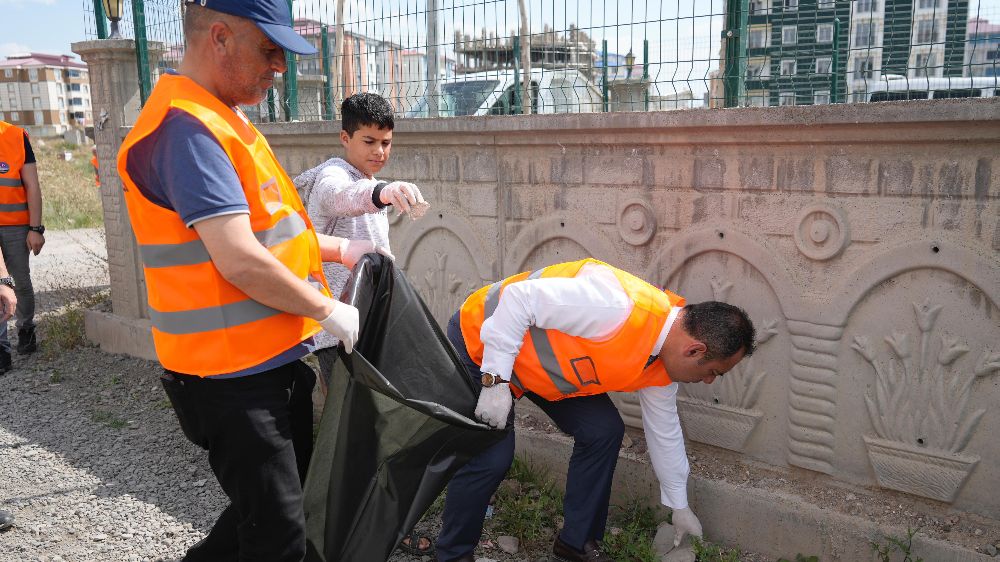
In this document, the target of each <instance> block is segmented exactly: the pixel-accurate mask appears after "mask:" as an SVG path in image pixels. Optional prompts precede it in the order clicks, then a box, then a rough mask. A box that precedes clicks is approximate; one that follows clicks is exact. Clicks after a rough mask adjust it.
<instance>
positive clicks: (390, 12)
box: [84, 0, 1000, 122]
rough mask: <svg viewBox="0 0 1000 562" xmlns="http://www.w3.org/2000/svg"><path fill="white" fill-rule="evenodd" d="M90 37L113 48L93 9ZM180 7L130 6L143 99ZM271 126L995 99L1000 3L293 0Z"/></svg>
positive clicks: (164, 60)
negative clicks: (366, 104) (312, 49)
mask: <svg viewBox="0 0 1000 562" xmlns="http://www.w3.org/2000/svg"><path fill="white" fill-rule="evenodd" d="M84 2H85V6H86V8H87V10H88V19H87V21H86V25H87V26H88V34H89V35H90V38H103V37H106V34H107V28H106V27H102V25H101V24H102V23H104V21H103V19H104V18H103V13H102V12H101V9H100V7H99V3H95V2H93V0H84ZM180 4H181V2H180V0H169V1H167V0H133V2H132V4H131V9H127V10H124V11H125V12H126V13H125V14H124V19H123V20H122V22H121V28H122V34H123V35H124V36H126V37H134V38H135V39H136V40H137V41H136V42H137V47H136V56H137V58H138V60H139V66H140V76H139V78H138V79H139V80H140V84H141V86H142V91H143V93H144V95H146V94H148V91H149V86H150V84H152V83H153V82H155V79H156V77H157V76H158V75H159V74H160V73H161V72H162V71H163V69H165V68H168V67H173V66H176V65H177V64H178V63H179V61H180V59H181V57H182V56H183V51H184V45H183V32H182V26H181V7H180ZM290 4H292V11H293V14H294V16H295V26H296V29H297V31H298V32H299V33H300V34H301V35H303V36H304V37H306V38H307V39H308V40H309V41H310V42H311V43H313V44H314V45H315V46H316V47H317V49H318V50H319V53H318V54H317V55H314V56H293V55H290V54H289V55H288V57H287V58H288V71H287V72H285V73H284V75H283V76H281V77H280V78H279V79H278V80H277V81H276V85H275V88H274V89H272V91H271V92H270V93H269V94H268V97H267V99H266V100H265V101H264V102H262V103H261V104H260V105H259V106H257V107H250V108H246V109H247V112H248V114H249V115H250V116H251V118H252V119H254V120H255V121H259V122H266V121H281V120H320V119H334V118H336V115H337V108H338V107H339V104H340V102H341V101H342V100H343V99H344V97H345V96H349V95H351V94H354V93H357V92H362V91H373V92H377V93H379V94H381V95H382V96H384V97H385V98H386V99H388V100H389V101H390V103H391V104H392V106H393V108H394V109H395V111H396V112H397V113H398V114H399V115H400V116H406V117H433V116H458V115H496V114H502V115H503V114H526V113H582V112H602V111H660V110H673V109H684V108H691V107H704V106H708V107H736V106H784V105H812V104H827V103H851V102H869V101H886V100H900V99H930V98H942V97H949V98H954V97H990V96H992V95H994V93H995V92H996V90H997V88H998V87H1000V84H998V81H1000V55H998V51H1000V0H971V1H970V0H656V1H649V0H629V1H628V2H614V3H612V2H603V3H601V2H592V3H582V2H572V1H570V0H464V1H463V0H290Z"/></svg>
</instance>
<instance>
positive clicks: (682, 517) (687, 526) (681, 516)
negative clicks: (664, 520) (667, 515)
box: [671, 507, 701, 546]
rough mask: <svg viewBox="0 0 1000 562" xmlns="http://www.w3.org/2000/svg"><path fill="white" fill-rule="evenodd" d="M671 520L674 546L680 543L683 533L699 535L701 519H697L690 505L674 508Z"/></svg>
mask: <svg viewBox="0 0 1000 562" xmlns="http://www.w3.org/2000/svg"><path fill="white" fill-rule="evenodd" d="M671 521H672V522H673V525H674V546H678V545H680V544H681V541H682V540H684V535H688V534H690V535H692V536H695V537H700V536H701V521H698V517H696V516H695V514H694V512H693V511H691V508H690V507H685V508H684V509H675V510H674V516H673V518H672V519H671Z"/></svg>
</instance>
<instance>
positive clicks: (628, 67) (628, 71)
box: [625, 49, 635, 80]
mask: <svg viewBox="0 0 1000 562" xmlns="http://www.w3.org/2000/svg"><path fill="white" fill-rule="evenodd" d="M633 64H635V55H633V54H632V49H629V50H628V54H627V55H625V79H626V80H628V79H631V78H632V65H633Z"/></svg>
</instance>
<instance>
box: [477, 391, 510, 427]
mask: <svg viewBox="0 0 1000 562" xmlns="http://www.w3.org/2000/svg"><path fill="white" fill-rule="evenodd" d="M513 404H514V398H513V397H512V396H511V395H510V385H508V384H507V383H501V384H495V385H493V386H487V387H484V388H483V390H482V392H480V393H479V402H476V419H478V420H479V421H481V422H483V423H485V424H486V425H488V426H490V427H494V428H496V429H503V428H504V426H506V425H507V416H508V415H510V407H511V406H512V405H513Z"/></svg>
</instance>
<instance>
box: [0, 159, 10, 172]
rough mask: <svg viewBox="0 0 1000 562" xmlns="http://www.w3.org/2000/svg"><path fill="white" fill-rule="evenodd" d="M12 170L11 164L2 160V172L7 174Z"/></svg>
mask: <svg viewBox="0 0 1000 562" xmlns="http://www.w3.org/2000/svg"><path fill="white" fill-rule="evenodd" d="M9 171H10V164H8V163H6V162H0V174H6V173H7V172H9Z"/></svg>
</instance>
